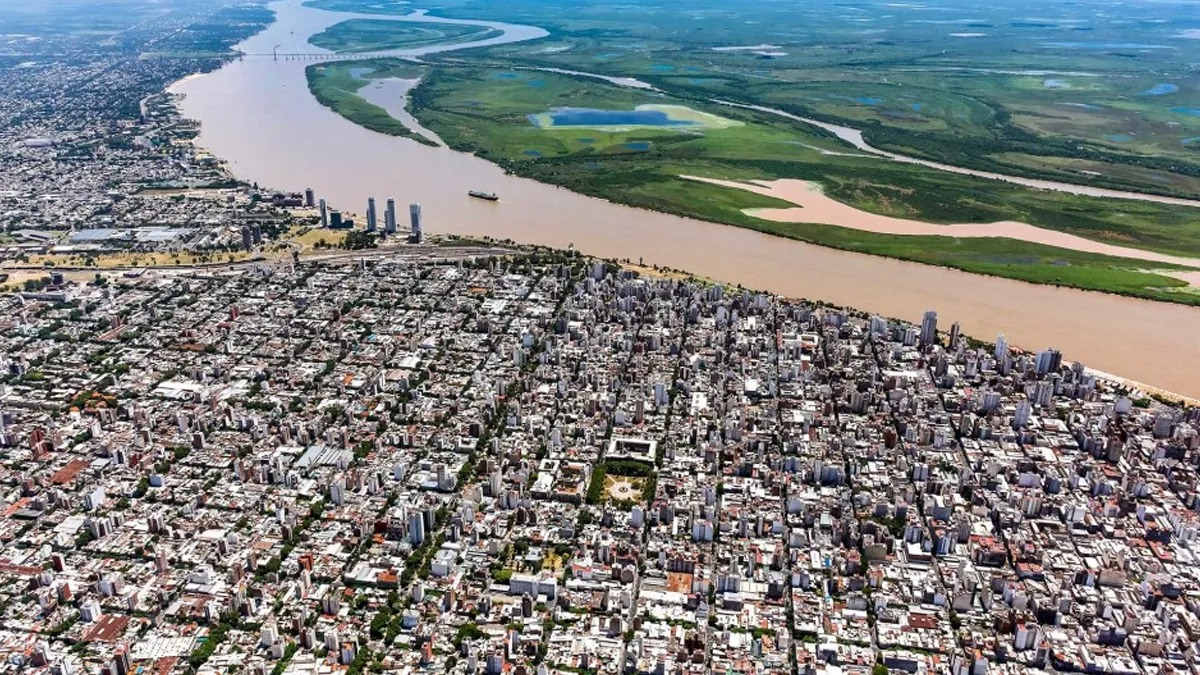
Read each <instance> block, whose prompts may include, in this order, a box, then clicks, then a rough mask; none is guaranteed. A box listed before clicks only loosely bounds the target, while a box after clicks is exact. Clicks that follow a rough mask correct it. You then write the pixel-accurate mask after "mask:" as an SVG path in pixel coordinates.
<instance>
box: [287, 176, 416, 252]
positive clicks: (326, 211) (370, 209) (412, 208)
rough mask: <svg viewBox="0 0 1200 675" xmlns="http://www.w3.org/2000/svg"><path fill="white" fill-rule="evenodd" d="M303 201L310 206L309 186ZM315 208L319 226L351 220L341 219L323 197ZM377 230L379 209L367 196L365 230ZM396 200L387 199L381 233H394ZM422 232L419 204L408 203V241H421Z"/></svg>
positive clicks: (341, 225) (311, 196) (342, 225)
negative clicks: (319, 216)
mask: <svg viewBox="0 0 1200 675" xmlns="http://www.w3.org/2000/svg"><path fill="white" fill-rule="evenodd" d="M304 196H305V203H306V205H307V206H310V207H311V206H312V205H313V204H312V202H313V192H312V188H309V189H308V190H306V191H305V193H304ZM317 208H318V210H319V211H320V213H321V227H333V228H335V229H336V228H338V227H344V225H345V223H347V222H350V223H351V224H352V221H346V220H343V219H342V217H341V213H339V212H338V211H335V210H332V209H330V208H329V205H328V204H326V203H325V200H324V199H321V200H319V202H318V203H317ZM378 231H379V210H378V209H377V207H376V206H375V198H374V197H368V198H367V232H378ZM396 232H397V229H396V200H395V199H389V200H387V206H386V207H385V208H384V210H383V234H384V235H387V236H391V235H394V234H396ZM422 236H423V233H422V226H421V205H420V204H416V203H413V204H409V205H408V241H409V242H411V243H414V244H419V243H421V239H422Z"/></svg>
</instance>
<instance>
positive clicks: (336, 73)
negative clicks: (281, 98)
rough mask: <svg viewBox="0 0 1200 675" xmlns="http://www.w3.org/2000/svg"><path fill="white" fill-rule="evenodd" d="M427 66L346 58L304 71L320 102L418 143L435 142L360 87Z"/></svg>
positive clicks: (417, 73) (414, 73) (418, 71)
mask: <svg viewBox="0 0 1200 675" xmlns="http://www.w3.org/2000/svg"><path fill="white" fill-rule="evenodd" d="M423 72H424V70H423V69H422V68H421V67H420V66H417V65H414V64H412V63H408V62H406V61H401V60H399V59H375V60H370V61H344V62H335V63H322V64H317V65H312V66H309V67H308V69H307V70H306V71H305V75H306V76H307V78H308V89H309V91H311V92H312V93H313V96H315V97H316V98H317V100H318V101H320V103H321V105H323V106H325V107H327V108H329V109H330V110H333V111H334V112H336V113H338V114H339V115H342V116H343V117H345V118H347V119H349V120H350V121H352V122H354V123H355V124H358V125H360V126H364V127H366V128H368V129H370V130H372V131H378V132H379V133H381V134H388V135H389V136H403V137H405V138H411V139H413V140H415V141H417V142H419V143H426V144H433V142H432V141H430V140H428V139H426V138H425V137H424V136H421V135H419V134H416V133H413V131H412V130H410V129H409V128H408V127H406V126H404V123H403V122H401V121H400V120H398V119H396V118H395V117H392V116H391V115H390V114H388V112H387V111H386V110H384V109H383V108H381V107H379V106H377V105H375V104H373V103H370V102H368V101H367V100H366V99H364V98H363V97H361V96H359V95H358V91H359V90H360V89H362V88H363V87H365V86H367V85H368V84H370V83H371V81H372V80H376V79H384V78H389V77H399V78H405V79H411V78H416V77H420V76H421V74H422V73H423Z"/></svg>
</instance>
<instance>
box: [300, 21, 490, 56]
mask: <svg viewBox="0 0 1200 675" xmlns="http://www.w3.org/2000/svg"><path fill="white" fill-rule="evenodd" d="M500 34H501V32H500V31H498V30H495V29H493V28H487V27H484V26H467V25H463V24H453V23H451V24H421V23H399V22H396V21H391V20H387V19H350V20H348V21H343V22H341V23H338V24H334V25H333V26H330V27H329V28H328V29H326V30H324V31H322V32H320V33H318V34H316V35H314V36H312V37H311V38H309V43H311V44H312V45H314V46H317V47H321V48H322V49H328V50H330V51H333V52H337V53H339V54H355V53H362V52H377V51H383V50H389V49H411V48H414V47H427V46H429V45H439V44H454V43H459V42H474V41H476V40H486V39H488V38H493V37H497V36H498V35H500Z"/></svg>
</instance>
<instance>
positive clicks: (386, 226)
mask: <svg viewBox="0 0 1200 675" xmlns="http://www.w3.org/2000/svg"><path fill="white" fill-rule="evenodd" d="M383 231H384V232H386V233H387V234H396V200H395V199H389V200H387V209H385V210H384V212H383Z"/></svg>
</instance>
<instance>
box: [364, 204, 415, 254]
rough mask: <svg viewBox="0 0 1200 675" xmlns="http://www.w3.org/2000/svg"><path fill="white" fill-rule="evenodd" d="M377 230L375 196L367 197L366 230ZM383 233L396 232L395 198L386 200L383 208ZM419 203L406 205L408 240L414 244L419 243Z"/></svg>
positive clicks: (377, 218) (377, 219) (390, 233)
mask: <svg viewBox="0 0 1200 675" xmlns="http://www.w3.org/2000/svg"><path fill="white" fill-rule="evenodd" d="M378 230H379V215H378V211H377V210H376V207H375V198H374V197H370V198H368V199H367V232H377V231H378ZM383 233H384V234H385V235H393V234H396V200H395V199H389V200H387V206H386V207H385V208H384V210H383ZM421 237H422V232H421V205H420V204H409V205H408V240H409V241H410V242H412V243H414V244H419V243H421Z"/></svg>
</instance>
